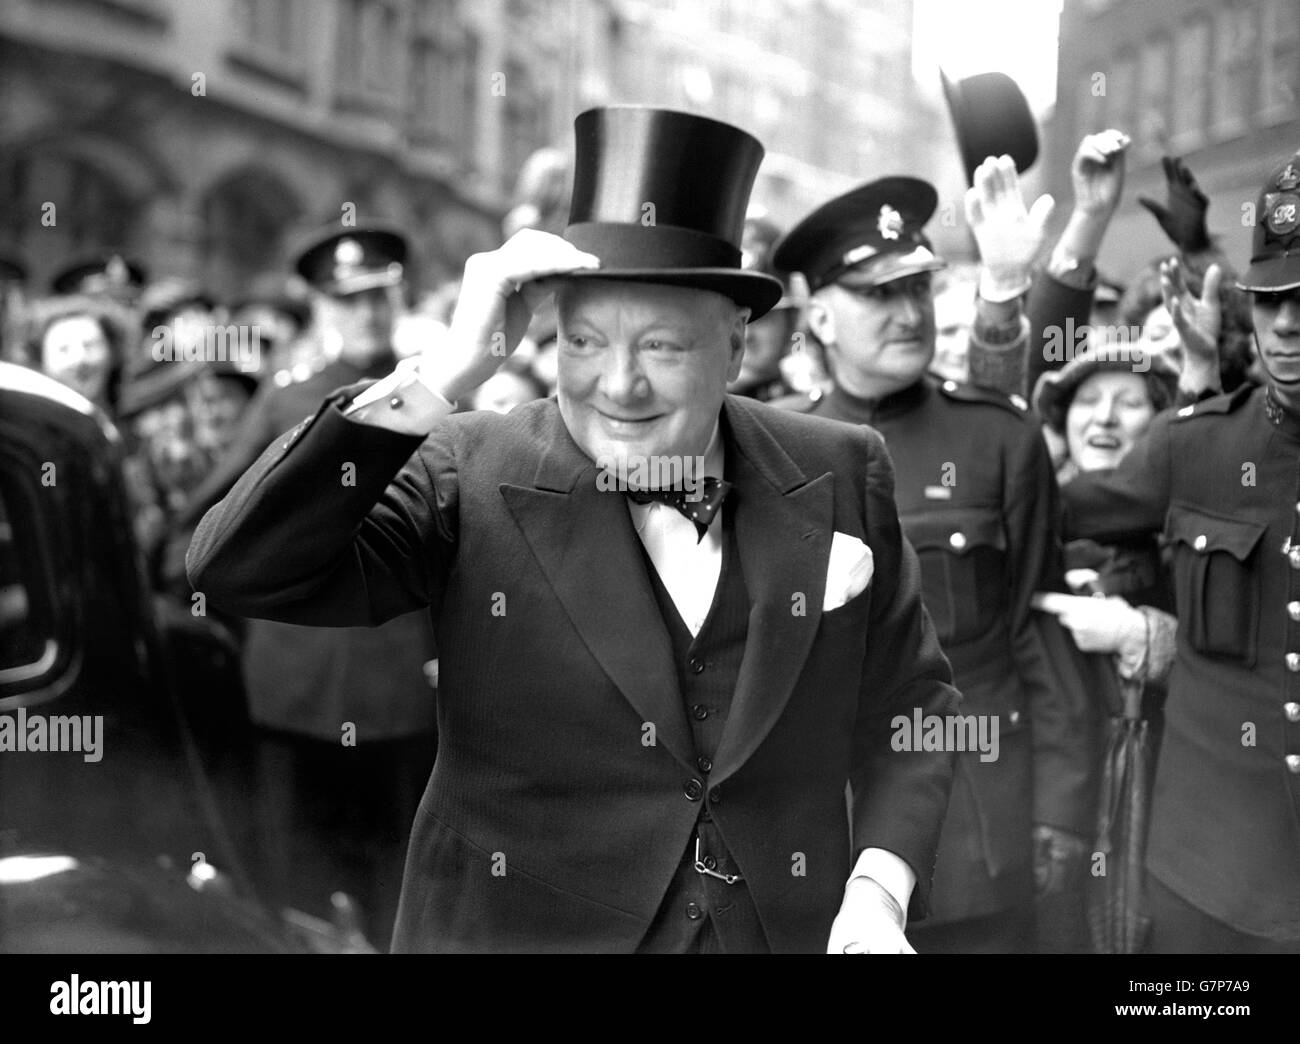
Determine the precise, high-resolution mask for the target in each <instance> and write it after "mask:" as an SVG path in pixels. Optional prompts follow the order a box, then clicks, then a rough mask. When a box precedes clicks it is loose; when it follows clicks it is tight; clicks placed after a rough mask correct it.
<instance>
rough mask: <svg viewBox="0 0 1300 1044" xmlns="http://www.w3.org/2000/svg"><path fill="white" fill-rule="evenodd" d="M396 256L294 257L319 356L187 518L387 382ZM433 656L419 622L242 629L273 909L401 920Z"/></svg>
mask: <svg viewBox="0 0 1300 1044" xmlns="http://www.w3.org/2000/svg"><path fill="white" fill-rule="evenodd" d="M406 254H407V244H406V240H405V239H404V238H403V237H402V236H401V235H400V234H398V233H396V232H394V231H392V230H389V229H384V228H377V227H370V228H345V229H337V230H333V231H330V232H327V233H326V234H324V235H322V236H319V237H317V238H315V239H314V240H313V241H311V242H310V243H309V244H308V245H307V246H306V247H305V249H304V250H303V251H302V253H301V254H300V256H299V257H298V260H297V264H296V267H297V271H298V274H299V275H301V276H302V278H303V279H305V280H306V281H307V283H308V284H309V285H310V286H311V287H312V289H313V291H314V293H313V301H312V310H313V316H314V322H315V325H316V328H317V333H318V334H319V336H320V338H321V340H322V342H323V344H324V345H325V348H326V350H327V354H325V355H323V356H322V357H321V358H320V359H319V361H318V362H317V363H315V364H302V365H301V366H300V367H298V368H296V369H294V370H292V371H280V372H279V373H277V374H275V376H274V377H273V378H272V380H270V381H269V382H265V383H264V384H263V387H262V388H261V389H260V390H259V392H258V394H257V395H256V397H255V398H254V399H253V402H252V403H251V404H250V405H249V408H248V411H247V413H246V414H245V416H244V419H243V421H242V429H243V430H242V432H241V434H240V436H239V438H238V439H237V441H236V442H235V444H234V445H233V446H232V448H231V450H230V452H229V453H228V454H227V456H226V457H225V458H224V459H223V461H222V463H221V464H220V465H219V466H218V468H217V469H216V471H215V472H214V474H213V475H212V476H211V477H210V478H209V480H208V481H207V482H205V483H204V484H203V487H202V488H201V489H200V490H199V492H198V493H197V494H196V495H195V497H194V499H193V501H192V503H191V505H190V507H189V509H188V510H187V511H186V513H185V514H186V518H187V520H196V519H197V518H198V517H199V516H201V515H202V512H203V510H204V509H205V508H206V507H207V506H208V505H209V504H211V503H213V502H215V500H217V499H219V498H220V497H221V496H222V495H224V493H225V492H226V490H228V489H229V487H230V486H231V485H233V484H234V481H235V479H236V478H238V477H239V475H241V474H242V473H243V472H244V471H245V470H246V469H247V468H248V467H249V466H250V465H251V464H252V463H253V462H254V461H255V460H256V459H257V458H258V456H260V455H261V453H262V451H263V450H265V449H266V448H267V447H268V446H269V445H271V444H272V443H273V442H275V441H276V440H278V439H280V438H281V437H282V436H283V435H284V433H285V432H287V431H289V430H290V429H291V428H293V427H294V426H295V425H297V424H299V423H300V422H301V421H303V420H304V419H306V418H308V417H310V416H311V415H312V414H314V413H315V412H316V411H317V410H318V409H319V407H320V403H321V402H322V401H323V400H324V399H325V397H326V396H327V395H328V394H329V393H330V392H332V391H333V390H334V389H335V388H338V387H341V386H343V385H347V384H352V383H355V382H357V381H361V380H364V379H366V378H368V377H379V376H382V375H384V374H387V373H389V372H391V370H392V369H393V367H394V365H395V364H396V358H395V356H394V354H393V350H392V344H391V338H392V331H393V324H394V318H395V308H394V305H395V302H396V300H397V295H398V294H399V293H400V287H401V285H402V281H403V270H404V264H405V261H406ZM340 469H341V470H340V472H339V474H337V475H333V476H331V478H332V480H333V481H337V482H343V483H347V482H355V481H356V479H355V476H349V474H348V471H347V465H346V462H345V463H343V464H341V465H340ZM434 655H435V653H434V645H433V635H432V631H431V628H430V625H429V622H428V617H427V615H426V614H424V613H411V614H408V615H405V616H401V617H398V618H397V619H395V620H392V621H390V622H389V623H387V624H385V625H383V626H382V627H379V628H374V629H372V628H367V627H356V628H344V629H341V630H339V629H324V628H314V627H300V626H296V625H290V624H284V623H276V622H270V621H264V620H255V621H250V622H249V625H248V634H247V640H246V644H245V648H244V675H245V684H246V687H247V691H248V702H249V713H250V715H251V717H252V720H253V723H254V724H255V725H257V726H259V727H260V729H261V730H262V731H261V743H260V749H259V763H260V770H261V776H262V783H263V787H262V790H263V793H264V795H265V796H266V798H267V801H266V802H265V803H264V804H263V806H262V807H261V819H262V828H263V829H262V833H263V835H264V836H267V837H270V838H272V839H274V841H273V847H272V848H271V849H270V851H269V853H268V854H270V855H271V856H272V857H274V859H275V865H273V867H272V874H273V877H274V878H276V880H277V885H278V890H279V891H280V893H281V896H280V897H281V898H282V899H283V900H284V901H290V900H292V901H294V902H298V903H302V902H303V897H304V894H305V892H306V890H307V889H308V888H309V887H310V886H311V885H314V884H319V886H320V889H319V891H318V892H317V893H316V894H317V897H318V898H319V901H320V902H321V903H322V904H324V903H325V900H326V898H327V897H328V895H329V892H330V891H332V890H333V889H335V888H340V887H345V888H346V889H347V890H349V891H359V892H361V893H362V894H361V895H360V900H361V905H362V908H363V909H366V908H367V907H369V910H368V912H369V913H371V914H372V917H371V923H370V928H371V933H372V936H373V937H372V940H371V941H372V942H374V943H375V944H376V945H377V946H381V947H383V946H386V945H387V943H388V938H387V936H388V933H389V931H390V930H391V926H392V922H393V918H394V917H395V915H396V901H397V895H398V891H399V889H400V885H401V861H402V855H403V850H404V846H405V839H406V835H407V831H408V830H409V827H410V823H411V820H412V818H413V816H414V812H415V807H416V805H417V803H418V801H419V797H420V792H421V790H422V788H423V783H424V781H425V780H426V779H427V778H428V773H429V770H430V768H431V767H432V764H433V757H434V748H435V741H434V735H433V728H434V694H433V691H432V690H431V689H430V687H429V683H428V681H427V680H426V676H425V672H424V664H425V663H426V662H429V661H431V660H432V659H433V657H434ZM291 839H292V841H293V842H294V844H291V843H290V841H291ZM295 846H300V847H297V850H295ZM358 865H360V867H361V872H358V871H357V869H356V868H357V866H358ZM311 874H315V875H318V877H320V878H325V877H328V878H329V879H328V880H319V881H313V880H311V879H310V875H311ZM319 909H320V910H321V912H328V906H327V905H322V906H321V907H320V908H319Z"/></svg>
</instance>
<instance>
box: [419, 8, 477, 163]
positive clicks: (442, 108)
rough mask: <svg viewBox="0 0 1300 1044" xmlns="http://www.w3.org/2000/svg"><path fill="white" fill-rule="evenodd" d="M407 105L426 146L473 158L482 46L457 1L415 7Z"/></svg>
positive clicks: (421, 139) (420, 138) (420, 137)
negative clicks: (461, 17) (465, 23)
mask: <svg viewBox="0 0 1300 1044" xmlns="http://www.w3.org/2000/svg"><path fill="white" fill-rule="evenodd" d="M415 10H416V19H415V24H414V26H413V30H412V38H411V72H410V79H409V90H408V107H409V113H410V121H411V128H412V133H413V134H414V136H415V137H416V138H417V139H419V140H420V141H421V142H422V143H425V144H430V145H433V146H436V147H439V148H445V149H447V150H449V151H451V152H454V153H455V154H456V155H457V156H460V157H466V158H468V157H472V156H473V154H474V134H475V113H476V111H477V110H476V102H477V99H476V92H475V76H476V74H477V69H478V43H477V39H476V38H475V36H474V34H473V33H471V32H469V31H468V30H467V29H466V28H464V26H463V25H462V23H461V22H460V20H459V18H458V15H457V11H456V5H455V3H454V0H424V2H422V3H420V4H418V5H417V6H416V9H415Z"/></svg>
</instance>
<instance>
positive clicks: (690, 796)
mask: <svg viewBox="0 0 1300 1044" xmlns="http://www.w3.org/2000/svg"><path fill="white" fill-rule="evenodd" d="M682 793H683V794H685V795H686V800H688V801H699V800H700V795H701V794H703V793H704V784H703V783H701V782H700V781H699V780H698V779H694V778H692V779H688V780H687V781H686V782H685V783H683V784H682Z"/></svg>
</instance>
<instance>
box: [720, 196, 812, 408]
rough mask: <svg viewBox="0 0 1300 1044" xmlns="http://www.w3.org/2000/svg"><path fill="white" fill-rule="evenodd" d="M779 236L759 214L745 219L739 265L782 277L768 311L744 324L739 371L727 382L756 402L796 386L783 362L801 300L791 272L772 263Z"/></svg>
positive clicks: (791, 389) (788, 392) (789, 345)
mask: <svg viewBox="0 0 1300 1044" xmlns="http://www.w3.org/2000/svg"><path fill="white" fill-rule="evenodd" d="M780 238H781V229H780V228H779V227H778V226H777V225H776V224H775V223H773V222H772V221H771V220H770V219H768V218H766V217H762V216H752V217H747V218H746V219H745V230H744V236H743V238H742V240H741V263H742V265H743V266H744V267H745V268H748V269H750V270H751V271H754V272H762V273H764V274H765V275H770V276H774V277H776V278H777V279H779V280H781V288H782V290H783V291H784V292H783V293H782V294H781V300H779V301H778V302H777V303H776V304H775V305H774V306H773V307H772V310H771V311H769V312H768V313H767V314H766V315H764V316H760V317H759V318H758V319H755V320H754V321H753V322H751V323H749V324H748V325H747V326H746V327H745V355H744V357H743V358H742V359H741V363H740V374H739V375H738V376H737V377H736V379H735V380H734V381H732V382H731V383H730V384H729V385H727V391H729V392H731V393H732V394H733V395H747V396H748V397H749V398H751V399H757V400H758V401H759V402H771V401H772V400H773V399H779V398H781V397H782V396H785V395H789V394H790V392H792V391H794V390H795V388H796V387H797V386H796V385H791V384H790V382H789V381H788V380H787V378H786V375H785V372H784V366H785V360H786V358H787V356H789V354H790V350H791V347H792V345H793V344H794V334H795V331H796V329H797V328H798V325H799V316H800V306H801V301H800V294H799V290H798V287H797V286H792V285H791V283H792V280H791V275H790V273H788V272H778V271H776V270H775V268H774V267H773V265H772V248H773V247H774V246H775V245H776V242H777V240H778V239H780ZM794 282H797V279H796V280H794Z"/></svg>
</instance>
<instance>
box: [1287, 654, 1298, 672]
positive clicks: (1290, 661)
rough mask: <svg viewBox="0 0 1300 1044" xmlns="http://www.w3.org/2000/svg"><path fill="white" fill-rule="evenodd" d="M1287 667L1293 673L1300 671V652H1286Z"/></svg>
mask: <svg viewBox="0 0 1300 1044" xmlns="http://www.w3.org/2000/svg"><path fill="white" fill-rule="evenodd" d="M1286 669H1287V670H1288V671H1290V672H1291V673H1292V674H1294V673H1295V672H1296V671H1300V653H1287V654H1286Z"/></svg>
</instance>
